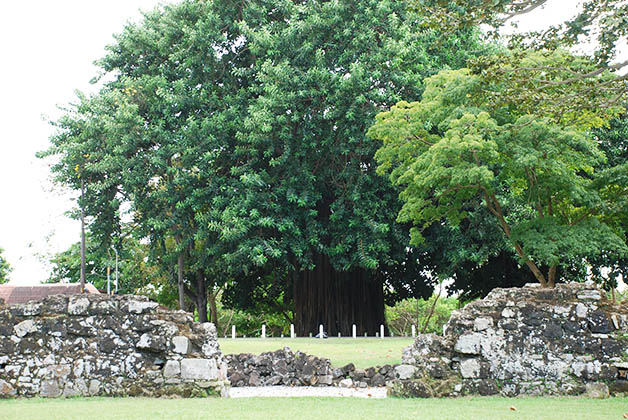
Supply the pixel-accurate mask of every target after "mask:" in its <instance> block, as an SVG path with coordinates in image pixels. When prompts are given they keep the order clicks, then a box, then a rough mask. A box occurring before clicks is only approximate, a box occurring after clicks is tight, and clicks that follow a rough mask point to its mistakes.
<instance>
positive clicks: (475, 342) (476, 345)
mask: <svg viewBox="0 0 628 420" xmlns="http://www.w3.org/2000/svg"><path fill="white" fill-rule="evenodd" d="M481 344H482V335H481V334H476V333H471V334H465V335H461V336H460V337H459V338H458V341H456V345H455V346H454V350H455V351H457V352H458V353H462V354H480V350H481V348H482V347H481Z"/></svg>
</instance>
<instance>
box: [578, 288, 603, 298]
mask: <svg viewBox="0 0 628 420" xmlns="http://www.w3.org/2000/svg"><path fill="white" fill-rule="evenodd" d="M577 296H578V299H580V300H600V299H602V294H601V293H600V291H599V290H582V291H580V292H578V294H577Z"/></svg>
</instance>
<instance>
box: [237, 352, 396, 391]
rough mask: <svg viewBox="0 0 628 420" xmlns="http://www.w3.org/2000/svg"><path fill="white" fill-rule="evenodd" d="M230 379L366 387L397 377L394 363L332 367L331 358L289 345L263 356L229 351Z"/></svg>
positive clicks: (252, 382) (263, 383) (240, 383)
mask: <svg viewBox="0 0 628 420" xmlns="http://www.w3.org/2000/svg"><path fill="white" fill-rule="evenodd" d="M225 360H226V361H227V364H228V366H229V369H228V371H229V381H231V385H232V386H234V387H240V386H273V385H286V386H342V387H347V388H348V387H359V388H366V387H369V386H385V385H386V382H388V381H391V380H393V379H394V378H395V370H394V366H390V365H387V366H378V367H372V368H368V369H356V367H355V366H354V365H353V363H349V364H348V365H346V366H343V367H339V368H333V367H332V366H331V363H330V362H329V360H328V359H324V358H319V357H316V356H312V355H307V354H305V353H302V352H299V351H297V352H296V353H293V352H292V351H291V350H290V348H288V347H285V348H284V349H283V350H277V351H274V352H266V353H262V354H260V355H253V354H247V353H243V354H228V355H226V356H225Z"/></svg>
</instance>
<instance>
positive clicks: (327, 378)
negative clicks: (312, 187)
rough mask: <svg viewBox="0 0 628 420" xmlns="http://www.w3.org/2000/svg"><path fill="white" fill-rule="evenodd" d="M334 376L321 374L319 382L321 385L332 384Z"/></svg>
mask: <svg viewBox="0 0 628 420" xmlns="http://www.w3.org/2000/svg"><path fill="white" fill-rule="evenodd" d="M333 379H334V377H333V376H332V375H321V376H319V377H318V383H319V384H321V385H331V384H332V382H333Z"/></svg>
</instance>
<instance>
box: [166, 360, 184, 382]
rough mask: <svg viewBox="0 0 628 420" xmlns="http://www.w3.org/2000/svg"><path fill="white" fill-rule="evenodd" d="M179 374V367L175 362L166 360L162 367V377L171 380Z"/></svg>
mask: <svg viewBox="0 0 628 420" xmlns="http://www.w3.org/2000/svg"><path fill="white" fill-rule="evenodd" d="M180 374H181V365H180V364H179V362H177V361H175V360H168V361H167V362H166V365H165V366H164V376H165V377H166V378H172V377H174V376H179V375H180Z"/></svg>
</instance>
